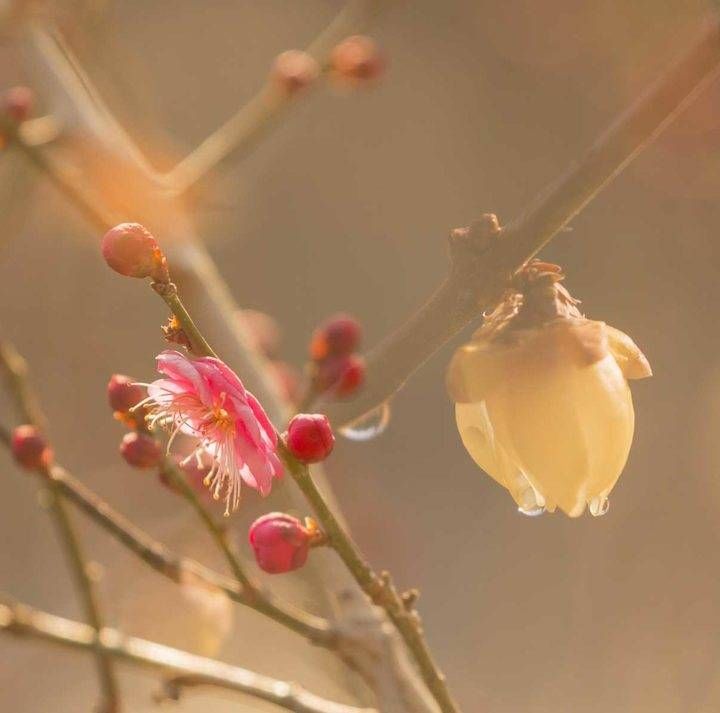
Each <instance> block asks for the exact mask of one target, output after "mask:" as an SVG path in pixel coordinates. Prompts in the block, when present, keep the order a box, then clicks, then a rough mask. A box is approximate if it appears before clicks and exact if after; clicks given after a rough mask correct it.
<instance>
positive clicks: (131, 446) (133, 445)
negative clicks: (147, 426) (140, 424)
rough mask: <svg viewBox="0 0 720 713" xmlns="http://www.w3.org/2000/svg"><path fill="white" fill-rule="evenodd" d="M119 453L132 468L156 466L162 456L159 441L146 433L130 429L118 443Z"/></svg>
mask: <svg viewBox="0 0 720 713" xmlns="http://www.w3.org/2000/svg"><path fill="white" fill-rule="evenodd" d="M120 455H121V456H122V457H123V458H124V459H125V461H126V462H127V464H128V465H131V466H132V467H133V468H142V469H149V468H156V467H157V466H159V465H160V463H161V462H162V458H163V449H162V446H161V445H160V441H158V440H157V439H156V438H153V437H152V436H149V435H148V434H147V433H138V432H137V431H132V432H131V433H126V434H125V435H124V436H123V439H122V442H121V443H120Z"/></svg>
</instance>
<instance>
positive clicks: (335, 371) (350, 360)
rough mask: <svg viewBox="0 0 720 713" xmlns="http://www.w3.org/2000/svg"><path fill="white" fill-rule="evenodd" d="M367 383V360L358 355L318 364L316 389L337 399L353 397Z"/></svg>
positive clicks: (332, 358) (326, 360) (315, 379)
mask: <svg viewBox="0 0 720 713" xmlns="http://www.w3.org/2000/svg"><path fill="white" fill-rule="evenodd" d="M364 382H365V360H364V359H363V358H362V357H361V356H358V355H357V354H348V355H347V356H339V357H330V358H328V359H324V360H323V361H321V362H319V363H318V364H317V368H316V372H315V377H314V388H315V390H316V391H318V392H320V393H323V392H328V393H329V394H330V395H332V396H336V397H337V398H346V397H348V396H352V395H353V394H354V393H355V392H356V391H357V390H358V389H359V388H360V387H361V386H362V385H363V383H364Z"/></svg>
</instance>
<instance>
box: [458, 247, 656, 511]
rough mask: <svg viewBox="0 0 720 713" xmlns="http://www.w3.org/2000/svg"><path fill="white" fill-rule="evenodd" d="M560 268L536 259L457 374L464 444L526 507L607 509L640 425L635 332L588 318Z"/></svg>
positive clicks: (643, 367) (464, 350)
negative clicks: (634, 385)
mask: <svg viewBox="0 0 720 713" xmlns="http://www.w3.org/2000/svg"><path fill="white" fill-rule="evenodd" d="M562 279H563V275H562V272H561V269H560V268H559V267H558V266H557V265H552V264H549V263H544V262H539V261H532V262H531V263H529V264H528V265H527V266H526V267H525V268H524V269H523V270H522V271H520V272H519V273H518V275H517V276H516V278H515V280H514V285H513V287H512V288H511V289H510V290H508V291H507V292H506V294H505V296H504V298H503V300H502V301H501V303H500V304H499V305H498V306H497V307H496V308H495V309H494V310H493V311H492V313H490V314H489V315H488V316H487V317H486V318H485V323H484V324H483V326H482V327H481V328H480V329H479V330H478V331H477V332H475V334H474V335H473V337H472V339H471V341H470V342H469V343H468V344H466V345H465V346H463V347H461V348H460V349H458V350H457V352H456V353H455V355H454V356H453V359H452V361H451V363H450V367H449V369H448V390H449V392H450V395H451V397H452V399H453V400H454V401H455V403H456V406H455V415H456V420H457V426H458V430H459V432H460V437H461V438H462V441H463V444H464V445H465V448H466V449H467V451H468V453H469V454H470V455H471V457H472V458H473V460H474V461H475V462H476V463H477V464H478V465H479V466H480V467H481V468H482V469H483V470H485V471H486V472H487V473H488V475H490V476H491V477H492V478H494V479H495V480H496V481H497V482H498V483H500V485H502V486H503V487H504V488H506V489H507V490H508V491H509V492H510V494H511V495H512V497H513V499H514V500H515V502H516V503H517V505H518V508H519V510H520V511H521V512H523V513H524V514H528V515H535V514H539V513H540V512H542V511H543V510H547V511H550V512H552V511H554V510H555V509H556V508H560V509H561V510H562V511H563V512H565V513H566V514H567V515H569V516H570V517H578V516H579V515H581V514H582V513H583V512H584V511H585V508H586V507H587V508H588V509H589V510H590V512H591V514H593V515H602V514H604V513H605V512H606V511H607V507H608V496H609V494H610V491H611V490H612V488H613V486H614V485H615V483H616V481H617V479H618V478H619V476H620V473H621V472H622V470H623V468H624V466H625V462H626V461H627V457H628V453H629V451H630V445H631V443H632V438H633V431H634V411H633V404H632V396H631V393H630V388H629V386H628V379H642V378H645V377H648V376H650V375H651V374H652V372H651V369H650V365H649V363H648V361H647V359H646V358H645V356H644V355H643V353H642V352H641V351H640V349H638V347H637V346H636V345H635V343H634V342H633V341H632V339H630V337H628V336H627V335H626V334H623V333H622V332H620V331H619V330H617V329H614V328H613V327H610V326H609V325H607V324H605V323H604V322H599V321H594V320H589V319H585V318H584V317H583V315H582V314H581V313H580V311H579V310H578V308H577V305H578V304H579V303H578V301H577V300H574V299H573V298H572V297H571V296H570V294H569V293H568V291H567V290H566V289H565V288H564V287H563V286H562V285H561V284H560V282H561V280H562Z"/></svg>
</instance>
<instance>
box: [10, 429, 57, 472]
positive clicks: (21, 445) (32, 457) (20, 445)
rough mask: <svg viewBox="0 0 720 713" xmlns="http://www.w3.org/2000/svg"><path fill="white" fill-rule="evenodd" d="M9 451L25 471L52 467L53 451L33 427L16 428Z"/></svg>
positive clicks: (39, 432) (38, 430)
mask: <svg viewBox="0 0 720 713" xmlns="http://www.w3.org/2000/svg"><path fill="white" fill-rule="evenodd" d="M10 449H11V451H12V454H13V457H14V458H15V461H16V462H17V463H18V465H20V466H22V467H23V468H25V470H45V469H46V468H48V467H49V466H51V465H52V462H53V459H54V454H53V450H52V448H51V447H50V445H49V444H48V442H47V440H46V439H45V437H44V436H43V434H42V432H41V431H40V429H38V428H37V427H35V426H30V425H23V426H18V427H17V428H15V429H14V430H13V432H12V436H11V439H10Z"/></svg>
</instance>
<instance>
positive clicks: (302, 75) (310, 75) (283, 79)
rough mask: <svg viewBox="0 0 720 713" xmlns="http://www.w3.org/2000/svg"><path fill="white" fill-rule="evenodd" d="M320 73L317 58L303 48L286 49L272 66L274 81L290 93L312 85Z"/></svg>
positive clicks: (271, 75) (271, 74)
mask: <svg viewBox="0 0 720 713" xmlns="http://www.w3.org/2000/svg"><path fill="white" fill-rule="evenodd" d="M319 74H320V65H319V64H318V62H317V60H316V59H315V58H314V57H313V56H312V55H310V54H308V53H307V52H303V51H302V50H286V51H285V52H283V53H282V54H279V55H278V56H277V57H276V59H275V62H274V64H273V67H272V71H271V73H270V77H271V79H272V81H273V82H274V83H275V85H277V86H278V87H280V89H282V90H283V91H284V92H287V93H288V94H295V93H296V92H299V91H301V90H302V89H305V88H306V87H308V86H310V85H311V84H312V83H313V82H314V81H315V80H316V79H317V78H318V76H319Z"/></svg>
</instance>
